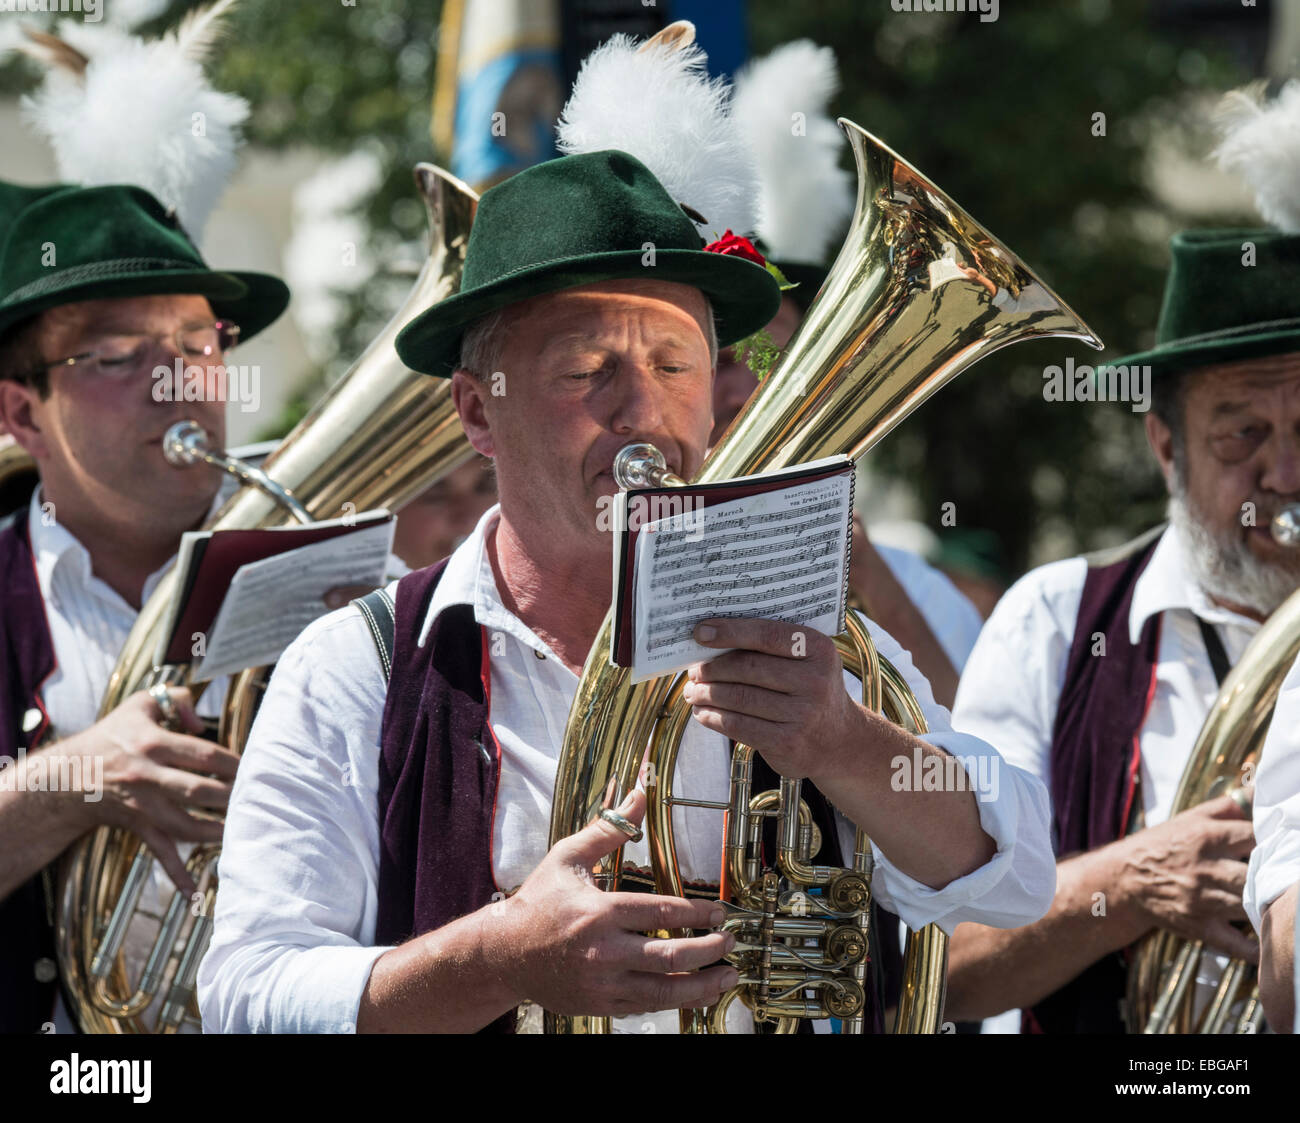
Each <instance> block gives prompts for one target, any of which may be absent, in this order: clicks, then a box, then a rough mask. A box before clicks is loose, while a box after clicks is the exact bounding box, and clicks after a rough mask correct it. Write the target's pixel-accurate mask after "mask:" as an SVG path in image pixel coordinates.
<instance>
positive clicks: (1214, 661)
mask: <svg viewBox="0 0 1300 1123" xmlns="http://www.w3.org/2000/svg"><path fill="white" fill-rule="evenodd" d="M1196 626H1197V627H1198V628H1200V629H1201V639H1203V640H1204V641H1205V653H1206V654H1207V655H1208V656H1209V657H1210V666H1211V667H1213V668H1214V681H1215V682H1217V683H1218V684H1219V685H1220V686H1222V685H1223V680H1224V679H1225V678H1227V677H1228V672H1229V671H1230V670H1232V665H1231V664H1230V663H1229V662H1228V653H1227V652H1226V651H1225V650H1224V649H1223V640H1221V639H1220V638H1219V633H1218V631H1217V630H1216V629H1215V627H1214V625H1213V624H1207V623H1206V622H1205V621H1204V620H1202V619H1201V618H1200V617H1199V616H1198V617H1197V618H1196Z"/></svg>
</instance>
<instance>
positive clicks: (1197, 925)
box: [1122, 795, 1259, 963]
mask: <svg viewBox="0 0 1300 1123" xmlns="http://www.w3.org/2000/svg"><path fill="white" fill-rule="evenodd" d="M1122 845H1123V846H1124V847H1125V849H1126V852H1125V855H1124V865H1123V873H1122V878H1123V882H1124V890H1123V892H1124V899H1125V900H1126V901H1127V902H1128V904H1129V905H1130V907H1132V908H1133V909H1134V910H1135V911H1136V912H1137V913H1139V914H1140V915H1141V916H1142V917H1143V919H1145V920H1146V921H1148V922H1149V923H1150V924H1151V925H1152V926H1153V927H1156V928H1165V929H1168V930H1169V931H1171V932H1175V933H1177V934H1178V935H1180V936H1183V937H1186V938H1187V939H1192V940H1203V941H1205V944H1206V946H1207V947H1211V948H1215V949H1216V950H1218V951H1223V952H1227V953H1229V954H1231V955H1232V956H1234V957H1236V958H1238V959H1244V960H1246V961H1247V962H1250V963H1257V962H1259V945H1258V944H1257V943H1255V941H1254V940H1251V939H1249V938H1247V936H1246V935H1245V934H1244V933H1242V932H1241V931H1239V930H1238V929H1237V928H1235V927H1234V926H1233V922H1234V921H1244V920H1245V919H1246V911H1245V909H1244V907H1243V906H1242V903H1241V895H1242V892H1243V890H1244V889H1245V885H1246V863H1245V861H1243V860H1242V859H1245V858H1248V857H1249V856H1250V852H1251V850H1252V849H1254V846H1255V835H1254V832H1253V830H1252V829H1251V825H1250V813H1249V812H1248V811H1244V812H1243V810H1242V808H1241V806H1240V805H1239V804H1238V803H1237V801H1236V800H1235V799H1233V797H1232V796H1228V795H1225V796H1220V797H1219V798H1217V799H1212V800H1208V801H1207V802H1205V803H1203V804H1200V805H1199V806H1197V807H1193V808H1191V809H1189V810H1187V811H1183V812H1181V813H1180V814H1178V815H1175V816H1173V818H1171V819H1169V820H1168V821H1167V822H1164V823H1161V824H1160V825H1159V826H1158V827H1151V828H1149V829H1148V830H1144V831H1139V832H1138V833H1137V834H1134V835H1131V836H1130V837H1129V838H1127V839H1125V840H1124V841H1123V843H1122Z"/></svg>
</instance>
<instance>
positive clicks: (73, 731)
mask: <svg viewBox="0 0 1300 1123" xmlns="http://www.w3.org/2000/svg"><path fill="white" fill-rule="evenodd" d="M287 302H288V290H287V289H286V288H285V286H284V285H283V283H282V282H280V281H279V280H277V279H276V278H274V277H270V276H265V275H262V274H256V273H231V272H222V271H215V270H212V269H209V268H208V266H207V265H206V264H205V263H204V262H203V259H202V258H201V257H200V255H199V253H198V251H197V249H195V247H194V245H193V244H192V243H191V242H190V240H189V238H188V237H187V236H186V234H185V232H184V231H183V230H182V229H181V228H180V226H179V225H178V224H177V223H176V221H175V219H174V217H173V216H172V213H171V212H170V211H167V210H165V209H164V208H163V206H162V205H161V204H160V203H159V202H158V201H157V200H156V199H155V198H154V197H153V196H152V195H150V194H148V193H147V192H145V191H143V190H140V189H138V188H134V187H125V186H112V187H95V188H77V187H64V186H58V185H56V186H54V187H43V188H20V187H15V186H13V185H9V184H3V183H0V431H3V430H5V429H7V430H8V432H9V433H10V434H11V435H12V437H13V438H14V439H15V440H16V441H17V442H18V444H20V445H21V446H22V447H23V448H24V449H26V450H27V452H28V453H29V454H30V455H31V456H32V457H33V458H34V459H35V461H36V464H37V468H38V471H39V474H40V484H39V486H38V487H37V488H36V490H35V491H34V493H33V494H32V497H31V500H30V502H29V503H28V504H26V505H24V506H23V507H21V508H20V509H19V510H17V511H15V512H14V513H13V514H11V515H10V516H9V517H8V518H5V519H3V520H2V521H0V572H3V573H4V575H5V579H4V586H3V588H2V589H0V683H3V687H0V764H3V765H4V766H7V767H5V768H4V770H3V772H0V947H3V948H4V949H5V954H4V955H3V956H0V1031H6V1032H27V1033H31V1032H37V1031H40V1030H41V1029H42V1028H43V1027H47V1026H48V1025H49V1024H50V1023H53V1025H54V1027H55V1028H58V1029H73V1028H74V1026H73V1025H72V1023H71V1020H70V1019H68V1017H67V1013H66V1010H65V1009H63V1008H62V1005H61V1003H57V1002H56V986H55V984H56V981H57V968H56V965H55V962H54V951H53V942H52V934H51V932H50V929H49V924H48V920H47V905H48V902H47V894H48V892H49V880H50V879H49V875H48V874H47V875H46V877H45V878H44V879H43V877H42V870H43V869H45V868H46V867H49V866H50V864H51V863H53V862H54V860H55V859H56V858H57V857H58V856H59V854H60V853H61V852H62V851H63V850H64V849H66V848H67V847H68V846H69V845H70V844H71V843H72V842H73V841H74V840H75V839H77V838H78V837H79V836H81V835H82V834H84V833H85V832H86V831H87V830H90V829H92V828H94V827H97V826H100V825H113V826H119V827H125V828H128V829H129V830H131V831H133V832H135V833H136V834H138V835H139V836H140V837H141V838H142V839H144V841H145V842H146V843H147V844H148V845H149V847H150V849H151V850H153V852H154V853H155V854H156V855H157V856H158V858H159V861H160V862H161V863H162V865H163V867H164V868H165V869H166V871H167V873H168V874H169V875H170V876H171V878H172V880H173V881H174V882H176V884H177V885H179V886H180V887H181V888H182V889H185V890H187V891H191V890H192V889H193V885H192V883H191V881H190V878H189V877H188V875H187V874H186V872H185V868H184V864H183V863H182V861H181V859H180V856H179V854H178V851H177V843H179V842H215V841H218V840H219V839H220V835H221V827H220V824H218V823H213V822H210V821H208V820H205V819H201V818H198V817H196V816H195V814H194V812H195V810H197V809H213V808H223V807H224V806H225V804H226V801H227V798H228V796H229V792H230V785H231V781H232V779H233V777H234V775H235V766H236V762H237V758H236V757H235V754H233V753H232V752H230V751H228V750H226V749H224V748H221V747H219V746H217V745H215V744H213V743H211V742H210V741H207V740H204V739H202V738H201V737H200V736H198V734H199V733H201V732H202V723H201V722H200V721H199V719H198V717H197V716H196V714H195V711H194V706H193V703H192V700H191V698H190V696H189V692H188V691H186V690H183V689H180V688H170V689H169V690H167V691H163V692H161V693H158V694H150V693H146V692H141V693H137V694H134V695H132V696H131V697H129V698H128V699H127V700H126V701H125V702H124V703H123V704H122V705H121V706H119V707H118V708H117V709H116V710H114V711H113V712H112V713H110V714H109V715H107V716H106V717H104V718H103V719H102V720H100V719H99V714H98V711H99V704H100V699H101V698H102V697H103V695H104V692H105V689H106V687H107V684H108V680H109V676H110V675H111V673H112V670H113V667H114V665H115V663H116V661H117V657H118V653H119V651H120V650H121V647H122V645H123V643H124V642H125V640H126V637H127V634H128V633H129V632H130V629H131V626H132V624H133V623H134V622H135V617H136V614H137V613H138V611H139V609H140V606H141V605H142V603H143V602H144V601H145V600H146V599H147V598H148V596H149V594H150V593H151V592H152V591H153V588H154V587H155V585H156V584H157V582H158V580H159V578H160V577H161V575H162V571H163V570H164V569H165V568H166V566H167V565H168V563H169V561H170V559H171V558H172V556H173V555H174V554H175V552H176V549H177V547H178V545H179V543H180V538H181V535H182V534H183V533H184V532H185V531H187V530H193V529H195V528H197V527H198V526H199V525H201V524H202V523H203V522H204V521H205V519H206V518H207V516H208V514H209V513H210V511H211V510H212V508H213V504H214V501H215V500H216V497H217V493H218V490H219V489H220V486H221V482H222V477H221V475H220V473H219V472H217V471H216V470H215V469H208V468H204V467H196V468H190V469H186V470H183V471H181V470H177V469H175V468H173V467H171V466H170V465H169V464H168V463H167V461H166V460H165V459H164V458H163V455H162V450H161V439H162V435H163V433H164V432H165V431H166V429H167V428H168V427H169V426H170V425H171V424H173V423H174V422H176V421H178V420H181V419H183V418H193V419H194V420H196V421H197V422H199V424H201V425H202V426H203V427H204V428H205V429H207V430H208V432H209V433H210V434H211V435H212V437H213V440H214V443H216V444H218V445H221V444H224V441H225V409H226V403H225V396H226V395H225V386H224V366H223V364H224V361H225V356H226V352H227V351H228V350H229V348H230V347H231V346H233V344H234V343H235V342H236V341H237V340H238V339H239V338H240V333H241V331H240V329H241V328H242V334H243V336H244V337H245V338H247V337H249V336H251V335H253V334H255V333H256V332H258V331H260V330H261V329H262V328H264V327H266V326H267V325H268V324H270V323H271V322H272V321H273V320H275V319H276V318H277V317H278V316H279V314H280V313H281V312H282V311H283V310H284V308H285V305H286V304H287ZM177 359H180V360H182V363H183V369H185V371H186V376H187V377H190V376H193V377H196V378H198V379H199V380H200V381H202V382H203V383H204V384H203V385H202V386H200V387H199V389H200V390H201V391H202V392H201V393H193V392H189V393H186V394H185V395H184V396H183V400H176V397H177V396H176V395H175V394H172V393H156V392H155V387H157V386H158V378H157V377H156V372H157V370H158V369H159V368H163V369H164V370H166V371H167V372H168V373H169V374H170V371H171V369H172V367H173V364H174V363H175V362H176V360H177ZM38 746H39V747H38ZM55 776H59V777H61V778H62V779H63V780H66V779H68V778H69V777H76V778H78V780H77V782H76V783H75V784H73V785H64V784H51V783H50V780H51V778H53V777H55ZM51 786H58V787H61V788H62V789H63V790H57V791H50V790H43V789H44V788H48V787H51ZM69 789H71V790H69ZM43 880H45V881H46V884H43ZM168 888H170V887H168Z"/></svg>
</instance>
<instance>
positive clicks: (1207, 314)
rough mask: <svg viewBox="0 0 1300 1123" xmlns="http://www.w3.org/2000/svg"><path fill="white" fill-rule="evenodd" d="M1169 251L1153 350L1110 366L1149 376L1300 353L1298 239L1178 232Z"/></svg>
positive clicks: (1268, 233)
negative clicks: (1142, 369)
mask: <svg viewBox="0 0 1300 1123" xmlns="http://www.w3.org/2000/svg"><path fill="white" fill-rule="evenodd" d="M1252 246H1253V247H1254V249H1253V264H1250V263H1249V262H1250V261H1251V258H1252V250H1251V247H1252ZM1170 248H1171V252H1172V262H1171V264H1170V267H1169V276H1168V278H1167V279H1166V282H1165V297H1164V304H1163V305H1162V306H1161V309H1160V319H1159V322H1158V323H1157V325H1156V345H1155V347H1153V348H1152V349H1151V350H1149V351H1143V352H1142V353H1140V354H1137V355H1126V356H1125V357H1124V358H1122V359H1116V360H1114V365H1115V366H1147V365H1149V366H1150V367H1151V372H1152V375H1153V377H1154V376H1158V375H1160V374H1168V373H1173V372H1175V371H1179V370H1186V369H1188V368H1190V367H1198V366H1206V365H1208V364H1212V363H1227V362H1237V361H1239V360H1242V359H1257V358H1262V357H1264V356H1266V355H1280V354H1285V353H1286V352H1288V351H1300V235H1295V234H1283V233H1280V232H1279V231H1276V230H1262V229H1260V230H1249V229H1241V230H1184V231H1182V232H1181V233H1178V234H1175V235H1174V237H1173V241H1172V242H1171V245H1170Z"/></svg>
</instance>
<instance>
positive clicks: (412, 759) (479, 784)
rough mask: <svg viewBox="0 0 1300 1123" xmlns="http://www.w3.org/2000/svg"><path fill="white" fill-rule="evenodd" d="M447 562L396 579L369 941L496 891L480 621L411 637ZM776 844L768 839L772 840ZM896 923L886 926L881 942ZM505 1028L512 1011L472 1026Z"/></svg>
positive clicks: (437, 920) (494, 772)
mask: <svg viewBox="0 0 1300 1123" xmlns="http://www.w3.org/2000/svg"><path fill="white" fill-rule="evenodd" d="M446 564H447V563H446V562H445V561H442V562H439V563H438V564H437V565H434V566H430V567H429V568H427V569H421V570H416V571H415V572H414V573H411V574H408V575H407V576H406V577H404V578H402V580H401V581H399V582H398V585H397V597H396V606H395V615H396V625H395V635H394V642H393V664H392V671H391V675H390V678H389V684H388V697H387V700H386V701H385V704H384V717H383V725H382V729H381V733H380V757H379V847H380V849H379V904H378V915H377V920H376V931H375V942H376V943H377V944H400V943H402V942H403V941H405V940H408V939H410V938H411V937H412V936H416V935H420V934H422V933H424V932H431V931H434V930H435V929H437V928H441V927H442V926H443V925H444V924H449V923H450V922H451V921H453V920H456V919H457V918H458V917H461V916H465V915H467V914H468V913H471V912H474V911H475V910H476V909H480V908H482V907H483V906H484V905H486V904H488V903H489V902H490V901H491V900H492V896H493V894H494V893H497V892H499V890H498V888H497V885H496V882H495V880H494V878H493V875H492V830H493V821H494V819H495V813H496V795H497V779H498V776H499V775H500V768H501V749H500V746H499V745H498V744H497V741H496V737H495V736H494V735H493V733H492V729H491V726H490V725H489V723H488V702H489V691H490V686H491V678H490V672H489V667H488V662H487V659H486V650H487V649H486V646H485V645H484V643H483V637H482V629H481V628H480V627H479V625H478V624H477V623H476V622H475V621H474V615H473V610H472V609H471V608H470V607H469V606H468V605H452V606H450V607H448V608H446V609H444V610H443V611H442V612H440V613H439V614H438V617H437V619H436V620H435V621H434V623H433V626H432V628H431V630H430V633H429V636H428V638H427V639H426V641H425V644H424V646H423V647H420V646H419V643H418V640H419V636H420V631H421V628H422V627H423V624H424V619H425V616H426V615H427V614H428V609H429V604H430V602H431V601H432V599H433V594H434V590H435V588H436V587H437V584H438V581H439V579H440V578H441V577H442V573H443V570H444V569H445V568H446ZM754 782H755V790H756V791H761V790H764V788H765V787H776V778H775V775H774V774H773V773H772V771H771V770H770V769H769V768H768V767H767V766H766V764H765V763H763V761H762V758H760V757H756V758H755V777H754ZM760 785H762V786H760ZM803 798H804V800H805V801H806V802H807V803H808V806H809V809H810V810H811V811H812V813H813V818H814V820H815V821H816V822H817V825H818V827H819V828H820V830H821V832H822V839H823V845H822V849H821V851H820V852H819V853H818V854H817V855H815V856H814V861H816V862H818V863H821V864H826V865H839V864H841V859H840V854H839V842H838V839H837V835H836V831H835V826H834V813H833V811H832V810H831V807H830V805H829V804H828V803H827V802H826V800H825V798H824V797H823V796H822V795H821V794H820V793H819V792H818V791H817V790H816V789H815V788H814V787H813V786H812V785H811V784H805V785H804V791H803ZM774 844H775V839H774V838H773V839H772V840H769V842H768V846H769V847H771V846H773V845H774ZM624 888H625V889H634V888H636V886H634V885H630V884H625V885H624ZM885 915H887V914H884V913H882V914H881V916H882V917H884V916H885ZM891 919H892V918H891ZM896 923H897V921H896V920H895V921H894V924H895V925H896ZM882 924H883V927H882ZM872 927H873V934H874V931H875V930H881V931H884V930H885V929H887V928H888V922H882V923H875V924H873V926H872ZM893 931H894V930H893V929H889V930H888V931H887V932H886V933H885V936H884V939H885V941H886V942H887V943H888V942H889V940H890V937H892V934H893ZM893 942H895V943H896V941H893ZM869 989H871V988H869ZM869 1001H871V1009H870V1010H869V1014H870V1018H869V1021H870V1022H871V1024H873V1025H874V1026H875V1027H876V1029H877V1031H878V1030H879V1027H880V1012H879V1008H878V1005H877V1004H876V1003H875V1002H874V995H872V996H870V998H869ZM513 1030H514V1014H513V1012H512V1013H509V1014H505V1015H503V1016H502V1017H500V1018H498V1019H497V1020H496V1021H494V1022H492V1023H491V1024H490V1025H488V1026H486V1027H485V1028H484V1030H482V1031H481V1032H485V1033H511V1032H513Z"/></svg>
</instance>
